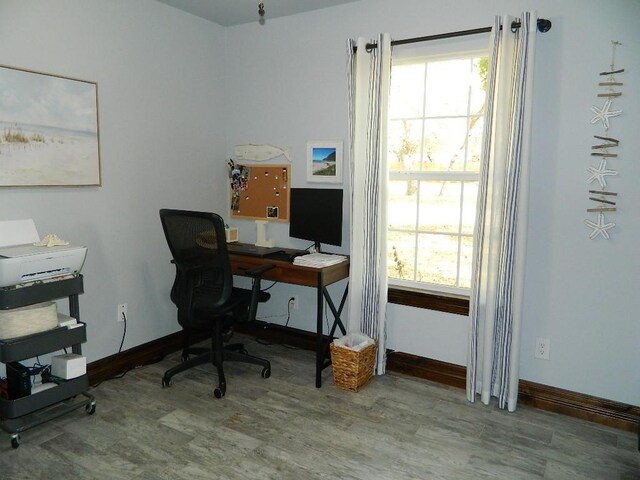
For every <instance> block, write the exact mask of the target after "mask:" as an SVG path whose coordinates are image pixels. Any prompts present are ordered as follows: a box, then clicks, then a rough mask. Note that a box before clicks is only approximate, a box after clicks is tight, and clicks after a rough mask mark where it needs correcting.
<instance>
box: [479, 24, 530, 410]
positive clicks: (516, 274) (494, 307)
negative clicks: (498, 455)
mask: <svg viewBox="0 0 640 480" xmlns="http://www.w3.org/2000/svg"><path fill="white" fill-rule="evenodd" d="M514 20H517V19H515V18H513V17H509V16H499V17H496V19H495V24H494V26H493V33H492V37H491V38H492V52H491V59H490V67H489V82H488V91H487V104H486V112H485V136H484V145H483V152H482V167H481V171H480V189H479V193H478V206H477V217H476V234H475V238H474V252H473V267H474V269H473V270H474V271H473V278H472V285H471V298H470V305H469V309H470V311H469V318H470V322H471V326H470V336H469V339H470V341H469V355H468V365H467V398H468V399H469V401H471V402H475V400H476V395H477V394H480V399H481V401H482V402H483V403H485V404H489V401H490V398H491V397H492V396H493V397H497V399H498V406H499V407H500V408H505V407H506V408H507V409H508V410H509V411H514V410H515V408H516V404H517V400H518V380H519V361H520V325H521V316H522V296H523V281H524V267H525V265H524V261H525V253H526V231H527V205H528V196H529V195H528V190H529V185H528V183H529V146H530V133H529V132H530V129H531V126H530V111H531V108H530V107H531V106H530V104H531V88H532V85H531V84H532V72H533V55H534V50H535V37H536V25H537V16H536V14H535V13H531V12H526V13H524V14H523V15H522V18H521V19H520V23H521V27H520V28H519V29H518V30H517V31H516V32H515V33H513V32H512V31H511V23H512V21H514Z"/></svg>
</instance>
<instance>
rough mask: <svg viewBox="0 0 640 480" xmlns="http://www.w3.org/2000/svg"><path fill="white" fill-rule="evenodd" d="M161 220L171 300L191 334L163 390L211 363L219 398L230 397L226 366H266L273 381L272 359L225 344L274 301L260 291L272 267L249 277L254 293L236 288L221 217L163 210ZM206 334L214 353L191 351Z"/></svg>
mask: <svg viewBox="0 0 640 480" xmlns="http://www.w3.org/2000/svg"><path fill="white" fill-rule="evenodd" d="M160 220H161V222H162V228H163V230H164V234H165V237H166V239H167V243H168V244H169V249H170V250H171V255H172V256H173V260H172V263H174V264H175V266H176V278H175V281H174V283H173V287H172V289H171V300H172V301H173V303H175V304H176V306H177V307H178V323H179V324H180V325H181V326H182V328H183V329H184V330H185V334H186V335H185V337H186V341H185V348H184V350H183V351H182V360H183V361H182V363H181V364H180V365H177V366H175V367H173V368H171V369H169V370H167V371H166V372H165V374H164V376H163V377H162V386H163V387H166V386H169V385H170V384H171V377H173V376H174V375H175V374H177V373H179V372H183V371H185V370H187V369H189V368H191V367H195V366H197V365H202V364H203V363H207V362H211V363H212V364H214V365H215V366H216V367H217V371H218V388H216V389H215V390H214V395H215V397H216V398H221V397H223V396H224V394H225V393H226V380H225V377H224V369H223V364H224V362H228V361H237V362H245V363H252V364H255V365H261V366H262V367H263V368H262V377H263V378H269V376H271V365H270V363H269V362H268V361H267V360H264V359H262V358H258V357H254V356H251V355H249V354H248V353H247V351H246V350H245V348H244V346H243V345H242V344H234V345H226V346H224V341H226V340H228V338H227V337H230V334H229V333H230V331H232V326H233V324H234V323H236V322H242V321H253V320H255V315H256V310H257V306H258V302H266V301H267V300H268V299H269V297H270V295H269V294H268V293H266V292H262V291H260V280H261V276H262V274H263V273H264V272H265V271H266V270H268V269H270V268H273V265H265V266H262V267H259V268H256V269H254V270H249V271H247V272H246V273H247V275H250V276H252V277H253V288H252V289H251V290H247V289H242V288H236V287H234V286H233V275H232V273H231V263H230V261H229V255H228V253H227V243H226V238H225V231H224V221H223V220H222V218H221V217H220V216H219V215H216V214H215V213H206V212H192V211H186V210H169V209H162V210H160ZM202 331H205V332H207V334H210V335H211V348H210V349H209V348H193V347H190V346H189V345H190V342H189V338H190V337H191V336H193V334H194V333H197V332H202ZM193 355H195V356H193Z"/></svg>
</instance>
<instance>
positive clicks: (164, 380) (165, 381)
mask: <svg viewBox="0 0 640 480" xmlns="http://www.w3.org/2000/svg"><path fill="white" fill-rule="evenodd" d="M170 386H171V379H170V378H166V377H162V388H165V387H170Z"/></svg>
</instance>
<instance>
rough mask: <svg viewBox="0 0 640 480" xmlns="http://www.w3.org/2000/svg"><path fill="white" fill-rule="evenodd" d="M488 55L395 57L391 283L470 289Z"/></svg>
mask: <svg viewBox="0 0 640 480" xmlns="http://www.w3.org/2000/svg"><path fill="white" fill-rule="evenodd" d="M486 55H487V54H486V52H484V51H483V52H478V51H475V52H467V53H460V54H447V55H432V56H426V57H425V56H422V57H413V58H401V59H400V60H397V59H395V58H394V64H393V66H392V72H391V98H390V102H389V123H388V165H389V167H388V168H389V189H388V231H387V248H388V251H387V256H388V277H389V286H390V288H393V287H396V288H403V289H408V290H414V291H415V290H418V291H430V292H436V293H438V294H445V295H451V294H454V295H455V294H458V295H468V291H469V287H470V282H471V257H472V247H473V245H472V243H473V232H474V224H475V215H476V197H477V192H478V178H479V169H480V154H481V147H482V145H481V144H482V132H483V114H484V102H485V91H486V70H487V65H488V59H487V56H486Z"/></svg>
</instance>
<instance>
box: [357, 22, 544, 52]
mask: <svg viewBox="0 0 640 480" xmlns="http://www.w3.org/2000/svg"><path fill="white" fill-rule="evenodd" d="M537 23H538V31H539V32H541V33H546V32H548V31H549V30H551V20H547V19H546V18H539V19H538V22H537ZM521 25H522V24H521V23H520V22H518V21H516V20H514V21H513V22H511V31H512V32H515V31H516V30H517V29H519V28H520V26H521ZM492 29H493V27H482V28H473V29H471V30H460V31H459V32H449V33H439V34H436V35H428V36H426V37H414V38H405V39H402V40H392V41H391V46H394V45H406V44H408V43H418V42H428V41H430V40H441V39H443V38H455V37H465V36H467V35H477V34H479V33H490V32H491V30H492ZM377 46H378V44H377V43H367V51H370V50H371V49H373V48H376V47H377ZM356 50H357V47H353V51H354V52H355V51H356Z"/></svg>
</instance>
